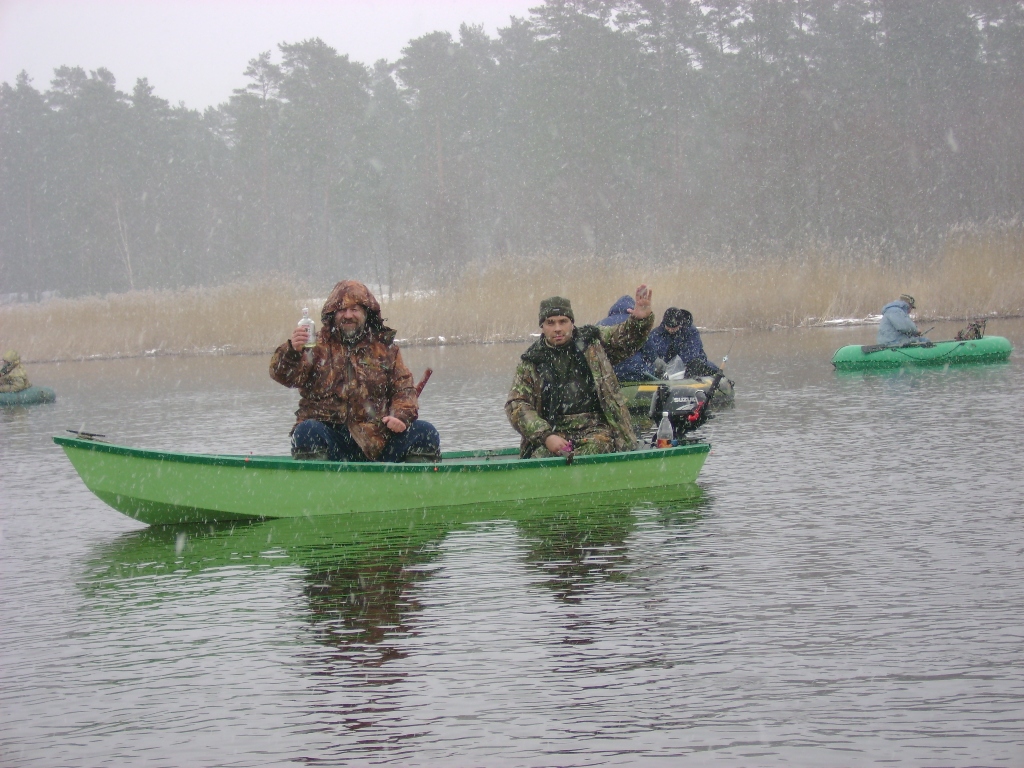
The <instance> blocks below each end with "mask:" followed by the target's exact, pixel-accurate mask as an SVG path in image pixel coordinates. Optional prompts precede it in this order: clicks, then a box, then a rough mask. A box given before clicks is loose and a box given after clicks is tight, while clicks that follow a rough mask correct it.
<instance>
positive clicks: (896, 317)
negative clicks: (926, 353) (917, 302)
mask: <svg viewBox="0 0 1024 768" xmlns="http://www.w3.org/2000/svg"><path fill="white" fill-rule="evenodd" d="M913 311H914V297H913V296H911V295H910V294H909V293H904V294H902V295H901V296H900V297H899V298H898V299H897V300H896V301H890V302H889V303H888V304H886V305H885V306H884V307H882V321H881V322H880V323H879V324H878V337H877V341H876V343H877V344H885V345H886V346H890V347H902V346H906V345H907V344H920V343H922V342H923V343H926V344H927V343H928V339H927V338H925V337H924V336H922V335H921V332H920V331H919V330H918V329H917V325H916V324H915V323H914V321H913V320H911V319H910V313H911V312H913Z"/></svg>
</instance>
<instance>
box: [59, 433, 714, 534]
mask: <svg viewBox="0 0 1024 768" xmlns="http://www.w3.org/2000/svg"><path fill="white" fill-rule="evenodd" d="M54 442H56V443H57V444H58V445H60V446H61V447H62V448H63V449H64V451H65V453H66V454H67V456H68V459H70V461H71V463H72V465H73V466H74V467H75V469H76V470H77V472H78V474H79V476H80V477H81V478H82V481H83V482H84V483H85V485H86V487H88V488H89V490H91V491H92V492H93V493H95V494H96V496H98V497H99V498H100V499H102V500H103V501H104V502H106V503H107V504H109V505H110V506H111V507H113V508H114V509H116V510H118V511H119V512H123V513H124V514H126V515H128V516H129V517H132V518H134V519H136V520H139V521H140V522H143V523H148V524H150V525H167V524H179V523H196V522H203V523H206V522H218V521H230V520H243V519H253V518H255V519H272V518H299V517H311V516H318V515H339V514H352V513H363V512H387V511H397V510H414V509H429V508H436V507H454V506H460V505H492V504H501V503H516V504H519V503H523V502H530V501H541V500H549V499H555V498H559V497H579V496H584V495H589V494H603V493H613V492H622V491H631V490H635V491H638V492H642V491H643V490H644V489H647V488H655V487H664V486H677V485H684V484H692V483H693V482H694V481H695V480H696V479H697V475H698V473H699V472H700V469H701V467H702V466H703V464H704V460H705V458H706V457H707V454H708V451H709V450H710V446H709V445H707V444H706V443H694V444H690V445H685V446H680V447H677V448H667V449H662V450H645V451H634V452H630V453H616V454H605V455H601V456H580V457H577V458H576V459H575V460H574V461H573V462H572V463H571V464H569V463H567V462H566V460H565V459H562V458H556V459H519V458H518V457H517V455H516V452H515V451H514V450H512V449H509V450H506V451H494V452H462V453H449V454H445V457H444V461H442V462H441V463H438V464H384V463H369V462H367V463H350V462H329V461H294V460H292V459H291V458H290V457H273V456H213V455H198V454H184V453H168V452H161V451H148V450H142V449H138V448H128V447H124V446H117V445H110V444H108V443H101V442H97V441H92V440H82V439H78V438H65V437H55V438H54ZM638 498H639V497H638Z"/></svg>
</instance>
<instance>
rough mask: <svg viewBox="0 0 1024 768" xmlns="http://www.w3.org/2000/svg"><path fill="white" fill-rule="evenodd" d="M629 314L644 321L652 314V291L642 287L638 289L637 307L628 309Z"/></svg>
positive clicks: (644, 286)
mask: <svg viewBox="0 0 1024 768" xmlns="http://www.w3.org/2000/svg"><path fill="white" fill-rule="evenodd" d="M626 311H627V312H629V314H631V315H632V316H633V317H635V318H637V319H638V320H643V319H644V318H645V317H648V316H649V315H650V314H651V311H652V310H651V289H650V288H648V287H647V286H646V285H641V286H640V287H639V288H637V289H636V307H635V308H634V309H627V310H626Z"/></svg>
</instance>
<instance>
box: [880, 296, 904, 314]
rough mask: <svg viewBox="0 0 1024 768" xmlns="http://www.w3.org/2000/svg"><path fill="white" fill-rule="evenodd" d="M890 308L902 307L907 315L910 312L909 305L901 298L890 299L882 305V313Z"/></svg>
mask: <svg viewBox="0 0 1024 768" xmlns="http://www.w3.org/2000/svg"><path fill="white" fill-rule="evenodd" d="M890 309H902V310H903V311H904V312H906V313H907V314H908V315H909V314H910V305H909V304H907V302H905V301H903V300H902V299H896V301H890V302H889V303H888V304H886V305H885V306H884V307H882V314H883V315H884V314H885V313H886V312H888V311H889V310H890Z"/></svg>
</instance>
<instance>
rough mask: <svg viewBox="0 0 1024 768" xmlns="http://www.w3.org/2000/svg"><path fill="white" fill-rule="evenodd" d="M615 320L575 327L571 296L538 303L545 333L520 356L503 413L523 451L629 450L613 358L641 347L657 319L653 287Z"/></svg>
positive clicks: (629, 432) (632, 439)
mask: <svg viewBox="0 0 1024 768" xmlns="http://www.w3.org/2000/svg"><path fill="white" fill-rule="evenodd" d="M629 314H630V317H629V319H627V320H626V321H625V322H623V323H620V324H619V325H616V326H611V327H598V326H594V325H585V326H581V327H579V328H577V327H576V326H575V324H574V321H575V318H574V316H573V312H572V306H571V304H570V303H569V301H568V300H567V299H563V298H561V297H559V296H554V297H552V298H550V299H545V300H544V301H542V302H541V305H540V327H541V338H540V339H539V340H538V341H537V342H536V343H535V344H533V346H531V347H530V348H529V349H528V350H527V351H526V352H525V353H524V354H523V356H522V362H520V363H519V367H518V368H517V369H516V375H515V380H514V381H513V382H512V389H511V391H510V392H509V395H508V401H507V402H506V403H505V414H506V415H507V416H508V420H509V422H510V423H511V424H512V427H513V428H514V429H515V430H516V432H518V433H519V434H520V435H522V442H521V444H520V456H522V457H523V458H529V457H531V456H532V457H537V458H539V457H547V456H556V455H560V454H564V453H566V452H568V451H573V452H574V453H576V454H594V453H611V452H614V451H631V450H634V449H635V448H636V447H637V439H636V434H635V433H634V432H633V426H632V424H631V422H630V418H629V409H628V408H627V407H626V401H625V399H624V398H623V397H622V393H621V392H620V391H619V380H618V379H617V378H616V376H615V371H614V370H613V368H612V366H613V365H614V364H615V363H618V362H620V361H622V360H625V359H626V358H628V357H630V356H632V355H633V354H635V353H636V351H637V350H638V349H640V347H642V346H643V344H644V341H646V339H647V334H648V333H650V330H651V327H652V326H653V325H654V316H653V314H652V312H651V291H650V289H649V288H647V286H646V285H641V286H640V287H639V288H637V290H636V307H635V308H634V309H632V310H630V313H629Z"/></svg>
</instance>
